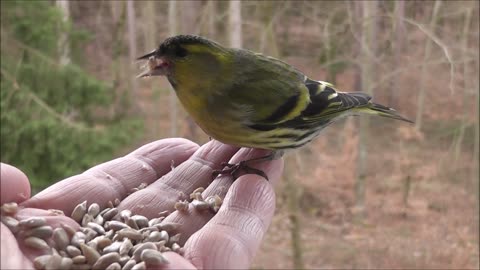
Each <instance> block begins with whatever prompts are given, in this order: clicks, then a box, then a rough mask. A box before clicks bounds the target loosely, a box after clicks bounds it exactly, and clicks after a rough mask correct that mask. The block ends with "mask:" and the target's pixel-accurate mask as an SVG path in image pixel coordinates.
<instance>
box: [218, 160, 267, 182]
mask: <svg viewBox="0 0 480 270" xmlns="http://www.w3.org/2000/svg"><path fill="white" fill-rule="evenodd" d="M248 161H251V160H244V161H240V162H239V163H236V164H231V163H227V162H224V163H222V164H221V165H222V166H223V167H224V168H223V169H221V170H215V171H213V177H217V176H218V175H220V174H230V175H231V176H233V180H236V179H237V178H238V177H240V174H241V173H242V172H243V174H257V175H260V176H261V177H263V178H265V180H267V181H268V176H267V174H265V173H264V172H263V171H262V170H259V169H255V168H252V167H250V166H249V165H248V164H247V162H248Z"/></svg>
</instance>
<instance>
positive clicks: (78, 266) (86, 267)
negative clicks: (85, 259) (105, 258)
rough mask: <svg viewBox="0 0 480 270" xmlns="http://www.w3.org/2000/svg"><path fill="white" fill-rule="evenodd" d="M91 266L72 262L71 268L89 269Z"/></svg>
mask: <svg viewBox="0 0 480 270" xmlns="http://www.w3.org/2000/svg"><path fill="white" fill-rule="evenodd" d="M91 268H92V266H91V265H90V264H86V263H85V264H74V265H72V270H91Z"/></svg>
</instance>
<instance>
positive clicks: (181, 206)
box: [174, 201, 188, 212]
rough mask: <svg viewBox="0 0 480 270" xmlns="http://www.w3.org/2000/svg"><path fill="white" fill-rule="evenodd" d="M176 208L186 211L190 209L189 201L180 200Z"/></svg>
mask: <svg viewBox="0 0 480 270" xmlns="http://www.w3.org/2000/svg"><path fill="white" fill-rule="evenodd" d="M174 207H175V210H177V211H180V212H185V211H187V210H188V201H178V202H176V203H175V206H174Z"/></svg>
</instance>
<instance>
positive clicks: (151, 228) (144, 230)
mask: <svg viewBox="0 0 480 270" xmlns="http://www.w3.org/2000/svg"><path fill="white" fill-rule="evenodd" d="M138 232H139V233H144V232H158V228H157V227H145V228H142V229H140V230H138Z"/></svg>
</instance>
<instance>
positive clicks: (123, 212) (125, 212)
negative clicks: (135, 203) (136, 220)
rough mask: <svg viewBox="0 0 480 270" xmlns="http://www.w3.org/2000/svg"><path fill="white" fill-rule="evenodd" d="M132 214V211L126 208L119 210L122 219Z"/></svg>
mask: <svg viewBox="0 0 480 270" xmlns="http://www.w3.org/2000/svg"><path fill="white" fill-rule="evenodd" d="M131 216H132V211H130V210H128V209H125V210H122V211H121V212H120V217H121V218H122V219H123V220H127V219H128V218H129V217H131Z"/></svg>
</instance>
